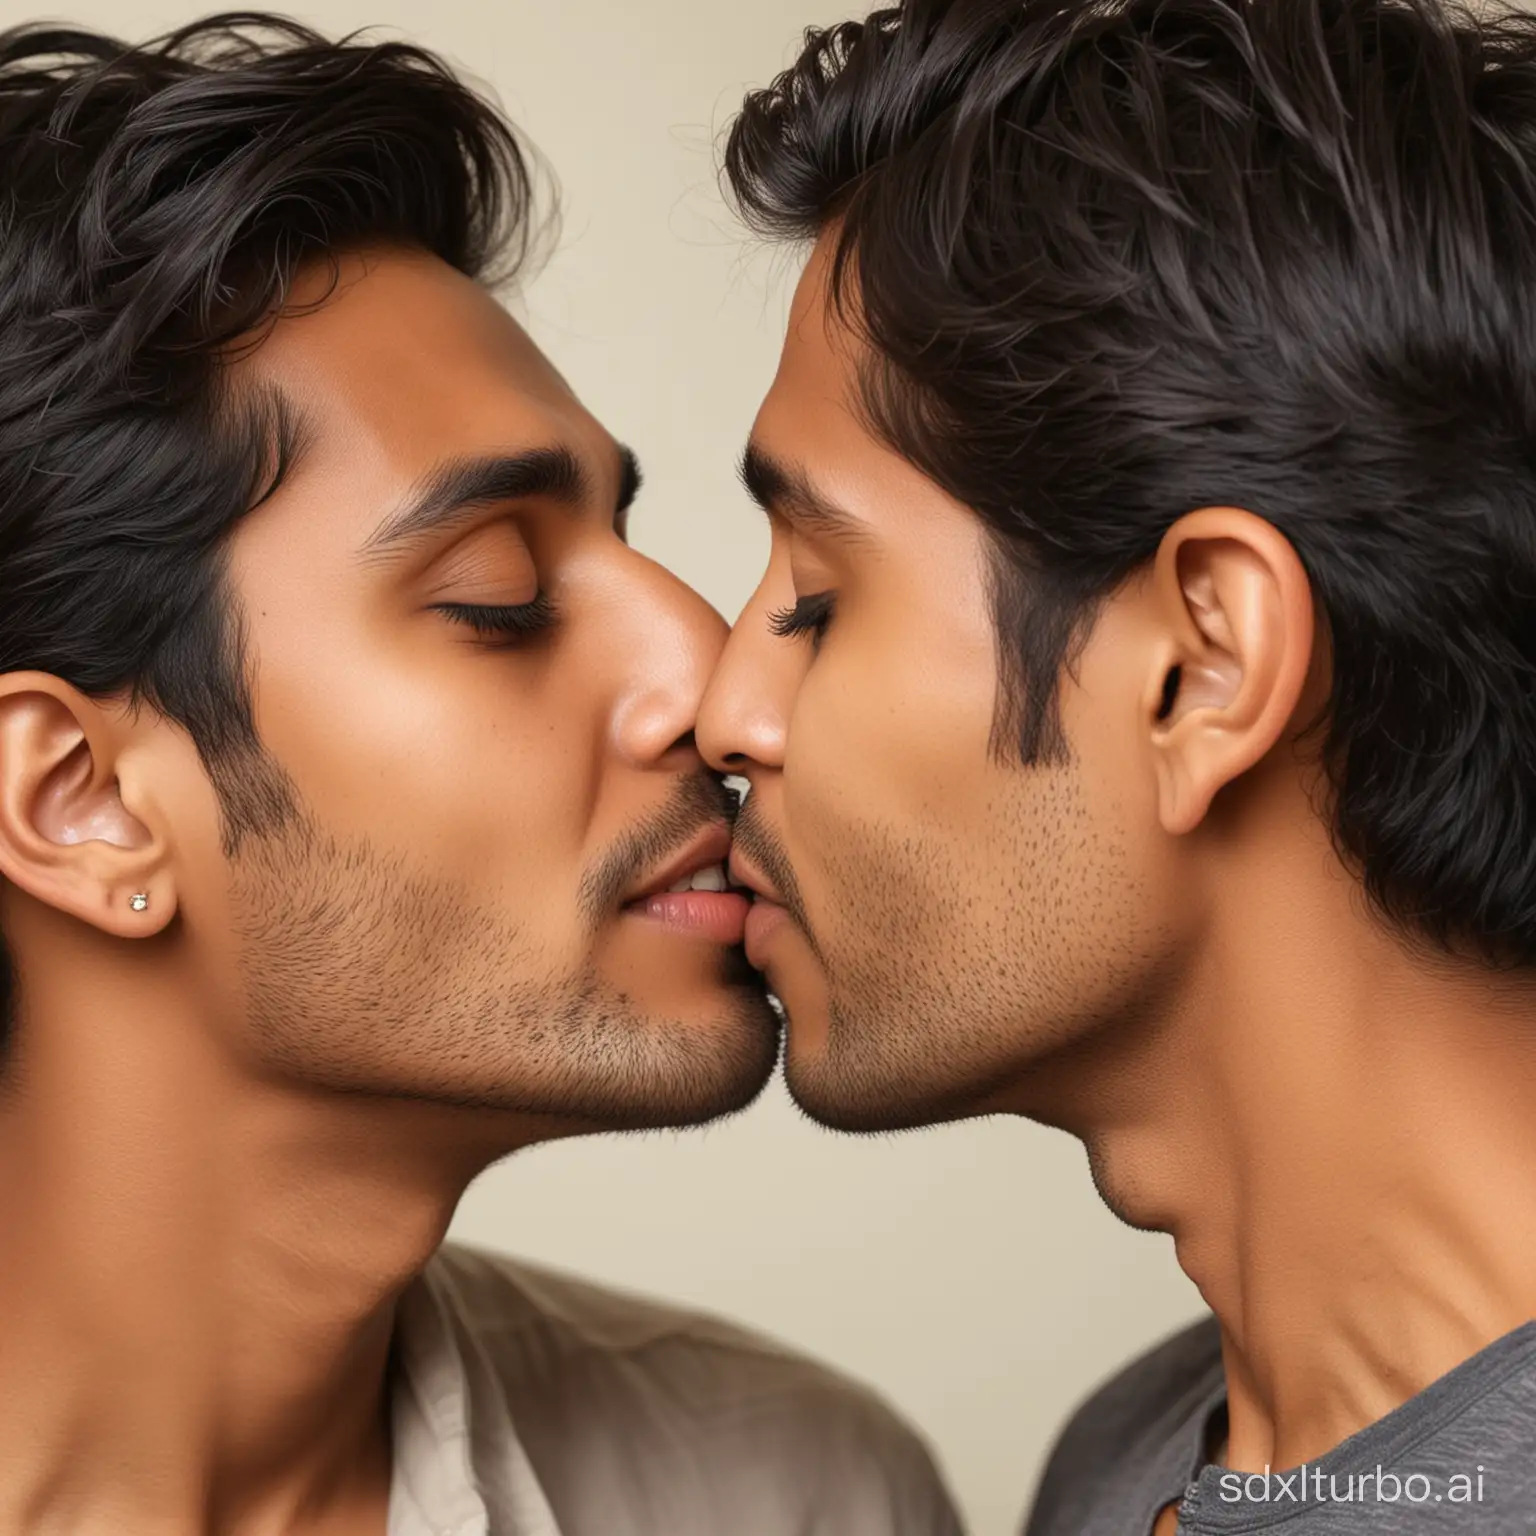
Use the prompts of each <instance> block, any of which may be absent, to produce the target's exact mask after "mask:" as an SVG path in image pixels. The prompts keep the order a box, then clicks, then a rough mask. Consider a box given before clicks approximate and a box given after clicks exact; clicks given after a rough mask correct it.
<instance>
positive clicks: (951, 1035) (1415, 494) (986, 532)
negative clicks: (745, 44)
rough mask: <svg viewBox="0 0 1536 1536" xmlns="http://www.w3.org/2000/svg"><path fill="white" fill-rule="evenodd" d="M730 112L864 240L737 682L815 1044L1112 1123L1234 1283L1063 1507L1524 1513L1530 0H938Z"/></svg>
mask: <svg viewBox="0 0 1536 1536" xmlns="http://www.w3.org/2000/svg"><path fill="white" fill-rule="evenodd" d="M726 168H727V172H728V175H729V177H730V181H731V184H732V186H733V188H734V190H735V193H736V195H737V198H738V200H739V202H740V203H741V205H742V208H743V210H744V212H745V213H746V215H747V216H748V217H749V218H750V219H751V220H752V221H753V222H754V223H755V224H756V225H757V227H759V228H760V229H763V230H765V231H767V232H769V233H771V234H775V235H778V236H781V237H791V238H796V239H803V240H806V241H808V242H811V243H812V246H813V249H812V253H811V258H810V261H809V264H808V266H807V268H806V270H805V274H804V276H803V278H802V280H801V284H800V288H799V291H798V293H797V294H796V297H795V303H794V307H793V310H792V313H791V316H790V322H789V326H788V331H787V335H786V338H785V342H784V349H783V355H782V358H781V362H780V367H779V372H778V375H777V377H776V378H775V380H774V381H773V385H772V387H771V389H770V390H769V392H768V394H767V397H766V399H765V400H764V402H763V404H762V407H761V409H760V411H759V413H758V417H757V420H756V422H755V424H754V426H753V429H752V434H751V442H750V446H749V448H748V452H747V456H746V460H745V463H744V471H745V478H746V481H747V483H748V486H749V488H750V489H751V490H752V492H753V493H754V494H755V495H756V497H757V498H758V500H759V501H761V503H762V504H763V506H764V507H765V509H766V511H767V514H768V518H769V523H770V527H771V531H772V544H771V549H770V556H769V561H768V565H767V569H766V571H765V572H764V575H763V578H762V582H761V585H760V587H759V589H758V591H757V593H756V594H755V596H754V598H753V600H752V602H751V603H750V604H749V605H748V607H747V609H746V611H745V612H744V613H743V615H742V617H741V620H740V621H739V622H738V624H737V626H736V629H735V632H734V633H733V636H732V639H731V642H730V644H729V646H728V647H727V649H726V652H725V655H724V657H723V659H722V661H721V663H720V665H719V668H718V669H717V671H716V674H715V678H714V680H713V682H712V684H711V687H710V693H709V696H708V697H707V698H706V700H705V702H704V705H703V707H702V709H701V712H700V720H699V732H698V736H699V740H700V742H701V743H702V745H703V747H704V749H705V752H706V754H707V755H708V756H709V758H710V760H711V761H712V762H713V763H714V764H715V765H716V766H717V767H718V768H721V769H722V770H729V771H733V772H737V773H741V774H744V775H745V776H746V777H747V778H748V779H749V780H750V782H751V785H752V789H751V795H750V798H749V799H748V800H747V802H746V805H745V808H744V810H743V813H742V816H741V818H740V820H739V822H738V825H737V841H736V848H735V851H734V852H733V855H732V870H733V872H734V874H735V877H736V878H737V879H738V880H740V881H741V882H743V883H744V884H747V885H749V886H751V887H752V888H753V889H754V890H755V891H756V892H757V894H758V900H757V903H756V905H755V906H754V909H753V912H752V914H751V915H750V917H749V918H748V920H747V929H746V941H747V952H748V954H749V956H750V957H751V958H752V959H753V960H754V962H755V963H757V964H759V965H760V966H762V967H763V968H764V970H765V971H766V973H767V975H768V978H769V981H770V983H771V985H772V987H773V989H774V991H775V992H776V993H777V994H778V996H779V998H780V999H781V1001H782V1002H783V1004H784V1006H785V1009H786V1011H787V1014H788V1019H789V1028H788V1047H787V1055H786V1074H787V1079H788V1082H789V1086H790V1089H791V1091H792V1092H793V1093H794V1095H795V1097H796V1098H797V1099H798V1100H799V1102H800V1103H801V1104H802V1105H803V1106H804V1107H805V1108H806V1109H807V1110H808V1111H809V1112H810V1113H811V1114H812V1115H814V1116H816V1117H818V1118H819V1119H821V1120H823V1121H825V1122H826V1123H828V1124H831V1125H836V1126H842V1127H845V1128H849V1129H854V1130H876V1129H882V1128H892V1127H900V1126H916V1125H925V1124H930V1123H932V1122H934V1121H937V1120H943V1119H947V1118H955V1117H963V1116H970V1115H980V1114H990V1113H1011V1114H1018V1115H1026V1116H1029V1117H1032V1118H1033V1119H1036V1120H1039V1121H1043V1122H1045V1123H1047V1124H1050V1125H1053V1126H1058V1127H1061V1128H1063V1129H1065V1130H1067V1131H1069V1132H1071V1133H1073V1134H1074V1135H1076V1136H1078V1137H1080V1138H1081V1140H1082V1141H1083V1143H1084V1145H1085V1146H1086V1148H1087V1151H1088V1157H1089V1163H1090V1166H1091V1169H1092V1172H1093V1176H1094V1180H1095V1182H1096V1185H1097V1188H1098V1190H1099V1191H1100V1193H1101V1194H1102V1196H1103V1198H1104V1200H1105V1201H1106V1202H1107V1203H1108V1204H1109V1206H1110V1207H1111V1209H1112V1210H1114V1211H1115V1212H1116V1213H1118V1214H1119V1215H1120V1216H1121V1217H1122V1218H1123V1219H1124V1220H1126V1221H1127V1222H1129V1223H1131V1224H1132V1225H1135V1226H1137V1227H1142V1228H1150V1229H1156V1230H1161V1231H1164V1232H1167V1233H1169V1234H1171V1235H1172V1237H1173V1240H1174V1243H1175V1245H1176V1250H1177V1254H1178V1258H1179V1262H1180V1263H1181V1265H1182V1266H1183V1268H1184V1270H1185V1271H1186V1272H1187V1273H1188V1274H1189V1276H1190V1277H1191V1278H1192V1279H1193V1280H1194V1281H1195V1283H1196V1284H1197V1285H1198V1286H1199V1288H1200V1290H1201V1293H1202V1294H1203V1296H1204V1298H1205V1300H1206V1301H1207V1302H1208V1304H1209V1306H1210V1308H1211V1310H1212V1312H1213V1314H1214V1317H1213V1319H1212V1320H1210V1321H1208V1322H1206V1323H1205V1324H1203V1325H1202V1326H1201V1327H1200V1328H1198V1329H1197V1330H1196V1331H1195V1332H1194V1333H1193V1334H1190V1335H1188V1336H1186V1337H1184V1338H1182V1339H1181V1340H1179V1341H1177V1342H1175V1343H1173V1344H1170V1345H1168V1346H1165V1347H1164V1348H1163V1349H1162V1350H1160V1351H1158V1352H1157V1353H1155V1354H1154V1355H1153V1356H1152V1357H1150V1359H1149V1360H1148V1361H1145V1362H1143V1363H1142V1364H1140V1365H1138V1366H1135V1367H1133V1368H1132V1370H1131V1371H1130V1373H1129V1374H1128V1375H1127V1376H1126V1377H1125V1378H1123V1379H1122V1380H1120V1381H1119V1382H1117V1383H1115V1384H1114V1385H1112V1386H1111V1387H1109V1388H1107V1389H1106V1390H1105V1392H1104V1393H1103V1394H1102V1395H1101V1396H1100V1397H1098V1398H1097V1399H1095V1401H1094V1402H1093V1403H1092V1404H1090V1405H1089V1407H1088V1408H1087V1409H1085V1410H1084V1411H1083V1413H1082V1415H1081V1416H1080V1417H1079V1418H1078V1420H1077V1421H1076V1422H1075V1424H1074V1427H1073V1428H1072V1430H1071V1431H1070V1432H1069V1434H1068V1436H1067V1438H1066V1440H1065V1441H1064V1442H1063V1444H1062V1447H1061V1449H1060V1451H1059V1452H1058V1454H1057V1456H1056V1457H1055V1459H1054V1461H1053V1463H1052V1465H1051V1467H1050V1470H1049V1473H1048V1475H1047V1477H1046V1479H1045V1483H1044V1487H1043V1489H1042V1491H1041V1495H1040V1501H1039V1506H1038V1510H1037V1512H1036V1514H1035V1516H1034V1519H1033V1523H1032V1526H1031V1536H1090V1533H1091V1536H1150V1533H1151V1532H1153V1530H1154V1529H1155V1530H1156V1531H1157V1532H1158V1536H1171V1533H1172V1532H1173V1531H1174V1530H1175V1529H1176V1528H1178V1529H1182V1530H1183V1531H1185V1532H1186V1533H1189V1532H1206V1531H1218V1530H1221V1531H1225V1530H1249V1529H1264V1528H1267V1527H1268V1526H1269V1525H1272V1524H1280V1525H1283V1526H1284V1528H1285V1530H1286V1531H1287V1532H1291V1531H1294V1532H1296V1533H1298V1536H1299V1533H1301V1532H1309V1533H1310V1532H1344V1531H1356V1530H1358V1531H1380V1532H1385V1531H1402V1532H1418V1531H1424V1532H1430V1531H1441V1530H1457V1531H1488V1532H1513V1531H1516V1530H1519V1531H1521V1532H1522V1533H1523V1532H1525V1531H1527V1529H1528V1528H1530V1527H1531V1526H1532V1525H1533V1524H1536V1496H1533V1494H1536V1489H1533V1481H1532V1478H1533V1472H1532V1463H1533V1460H1536V1457H1533V1454H1532V1453H1533V1448H1536V1401H1533V1388H1536V1368H1533V1359H1532V1356H1533V1347H1532V1336H1531V1328H1530V1325H1531V1320H1532V1318H1533V1317H1536V17H1533V16H1531V15H1528V14H1524V13H1517V12H1512V13H1509V14H1504V13H1500V12H1495V11H1491V10H1486V9H1485V10H1481V11H1480V12H1479V13H1478V14H1476V15H1474V14H1472V13H1470V12H1469V11H1467V10H1465V9H1461V8H1458V7H1455V6H1453V5H1451V4H1449V3H1440V0H1007V3H1001V0H905V3H904V4H901V5H899V6H893V7H891V8H888V9H881V10H877V11H875V12H874V13H873V14H872V15H870V16H868V17H867V18H865V19H862V20H856V21H850V22H847V23H844V24H842V25H839V26H835V27H831V28H827V29H824V30H819V31H813V32H812V33H811V34H810V36H809V38H808V40H807V42H806V45H805V47H804V49H803V51H802V52H801V54H800V56H799V58H798V59H797V60H796V61H795V63H794V64H793V65H792V66H791V67H790V68H789V69H788V70H787V71H786V72H785V73H784V74H783V75H781V76H780V77H779V78H778V79H777V80H776V81H774V82H773V83H772V84H771V85H770V86H769V87H767V88H766V89H765V90H762V91H760V92H757V93H755V94H754V95H752V96H751V97H750V98H749V99H748V101H747V103H746V106H745V108H744V110H743V112H742V114H741V116H740V118H739V119H738V120H737V122H736V124H735V125H734V128H733V130H732V134H731V138H730V142H729V145H728V148H727V153H726ZM1000 1219H1002V1218H1000ZM1046 1251H1047V1252H1048V1249H1047V1250H1046ZM1038 1325H1039V1321H1038V1320H1037V1319H1033V1318H1025V1317H1021V1319H1020V1328H1021V1329H1027V1328H1029V1327H1033V1326H1038Z"/></svg>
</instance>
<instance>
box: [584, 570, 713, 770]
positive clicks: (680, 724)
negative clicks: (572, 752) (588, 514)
mask: <svg viewBox="0 0 1536 1536" xmlns="http://www.w3.org/2000/svg"><path fill="white" fill-rule="evenodd" d="M626 556H627V561H626V563H627V564H628V567H629V568H628V569H627V570H626V572H625V575H624V580H623V584H622V590H621V591H620V592H617V593H616V594H615V596H616V597H618V598H619V599H620V600H619V601H617V602H615V603H614V604H613V612H614V618H613V627H612V628H611V629H610V631H609V636H608V641H609V646H610V648H611V650H610V654H614V655H616V656H617V657H618V658H619V667H620V673H621V684H620V687H619V689H618V692H617V695H616V697H615V699H614V707H613V714H612V733H613V741H614V746H615V748H616V750H617V751H618V753H619V755H620V756H621V757H623V758H624V759H626V760H627V761H629V762H630V763H632V764H634V765H635V766H637V767H642V768H649V767H656V766H660V765H661V764H662V763H663V762H664V761H665V760H666V759H667V758H668V757H669V756H670V755H672V754H673V753H675V752H679V751H686V752H689V753H696V749H695V748H694V745H693V733H694V728H695V726H696V724H697V721H698V715H699V705H700V702H701V701H702V699H703V697H704V689H705V686H706V685H707V683H708V681H709V677H710V674H711V672H712V671H713V669H714V665H715V662H716V661H717V660H718V659H719V656H720V652H721V649H722V648H723V646H724V644H725V639H726V635H727V634H728V633H729V630H728V627H727V625H726V622H725V620H724V619H723V618H721V616H720V615H719V614H718V613H716V612H715V610H714V609H713V608H712V607H710V605H709V604H708V603H707V602H706V601H705V600H704V599H703V598H702V597H701V596H700V595H699V594H698V593H697V592H695V591H694V590H693V588H692V587H690V586H688V585H687V583H686V582H683V581H681V580H679V578H678V577H676V576H674V575H673V574H672V573H671V572H670V571H668V570H666V569H665V568H664V567H662V566H660V565H657V564H656V562H655V561H653V560H650V559H648V558H647V557H646V556H644V555H640V554H636V553H634V552H633V551H627V552H626ZM694 766H695V767H697V758H696V755H695V762H694Z"/></svg>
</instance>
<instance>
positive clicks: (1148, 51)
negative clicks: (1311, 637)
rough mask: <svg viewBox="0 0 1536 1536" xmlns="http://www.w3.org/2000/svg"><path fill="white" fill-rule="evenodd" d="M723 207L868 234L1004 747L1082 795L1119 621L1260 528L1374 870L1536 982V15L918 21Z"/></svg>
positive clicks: (1163, 3)
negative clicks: (987, 662) (1209, 553)
mask: <svg viewBox="0 0 1536 1536" xmlns="http://www.w3.org/2000/svg"><path fill="white" fill-rule="evenodd" d="M726 173H727V175H728V177H729V181H730V184H731V188H732V190H733V191H734V193H735V196H736V199H737V201H738V203H739V205H740V207H741V208H742V209H743V211H744V213H745V215H746V217H747V218H748V220H749V221H750V222H751V223H752V224H753V225H755V226H756V227H757V228H758V229H760V230H762V231H765V232H767V233H768V234H770V235H774V236H777V237H781V238H783V237H789V238H796V239H800V238H809V237H816V236H819V235H821V234H823V233H826V232H830V233H829V238H831V239H832V240H833V241H834V244H835V252H836V259H835V263H834V282H833V285H832V303H833V305H834V306H835V308H836V310H837V311H838V312H839V314H840V315H841V317H842V318H843V319H844V320H845V321H846V322H848V323H849V324H850V325H852V326H853V327H854V328H855V329H856V331H857V332H858V333H860V334H861V335H862V336H863V337H864V339H865V340H866V341H867V342H868V343H869V348H868V353H869V360H868V361H867V363H866V364H865V366H864V368H863V374H862V380H861V389H860V395H861V405H862V407H863V410H864V412H865V414H866V415H867V417H868V419H869V422H870V425H871V426H872V428H873V430H874V431H875V432H876V433H878V434H879V435H880V436H881V437H882V438H884V439H885V440H886V441H887V442H888V443H889V444H890V445H892V446H893V447H895V448H896V449H897V450H898V451H899V452H901V453H902V454H903V455H904V456H905V457H907V458H908V459H909V460H910V461H911V462H912V463H913V464H915V465H916V466H917V467H919V468H920V469H921V470H923V471H924V472H925V473H926V474H927V475H928V476H930V477H931V478H932V479H933V480H934V481H936V482H937V483H938V484H939V485H940V486H942V487H943V488H944V489H945V490H947V491H949V492H950V493H951V494H953V495H954V496H956V497H957V498H958V499H959V500H961V501H962V502H964V503H966V504H967V505H968V506H970V507H972V508H974V509H975V511H976V513H977V514H978V515H979V516H980V517H981V518H982V519H983V520H984V522H985V524H986V526H987V528H988V529H989V530H990V534H991V539H992V542H993V545H994V548H995V553H996V562H995V564H996V582H995V612H996V619H997V627H998V636H999V651H1000V657H1001V660H1002V664H1003V677H1004V685H1003V688H1002V696H1001V697H1000V701H999V716H998V735H997V739H996V741H995V746H997V747H998V749H999V750H1000V751H1006V752H1008V753H1010V754H1017V755H1019V756H1021V757H1022V759H1023V761H1024V762H1025V763H1032V762H1038V761H1049V760H1058V761H1059V760H1062V759H1064V758H1065V756H1066V755H1067V744H1066V743H1065V741H1064V739H1063V736H1062V732H1061V726H1060V720H1059V714H1058V710H1057V692H1058V690H1057V685H1058V679H1059V677H1060V675H1061V672H1062V669H1063V667H1064V666H1069V665H1070V664H1071V662H1072V660H1073V658H1074V656H1075V655H1076V654H1077V652H1078V650H1079V649H1080V647H1081V645H1082V643H1083V641H1084V640H1085V638H1086V636H1087V634H1088V632H1089V630H1090V629H1091V627H1092V623H1093V621H1094V619H1095V617H1096V614H1097V612H1098V611H1099V608H1100V605H1101V603H1102V600H1103V599H1104V598H1105V597H1106V596H1107V595H1108V594H1110V593H1111V592H1113V591H1114V590H1115V589H1116V588H1117V587H1118V586H1119V585H1120V584H1122V583H1123V582H1124V581H1125V580H1126V578H1127V577H1128V576H1130V574H1131V573H1133V572H1134V571H1136V570H1137V568H1138V567H1140V566H1143V565H1144V563H1145V562H1147V561H1148V560H1149V559H1150V558H1151V557H1152V556H1153V554H1154V553H1155V551H1156V549H1157V546H1158V543H1159V541H1160V540H1161V538H1162V536H1163V535H1164V533H1165V532H1166V531H1167V529H1168V528H1169V526H1170V525H1171V524H1172V523H1173V522H1174V521H1175V520H1176V519H1177V518H1179V517H1180V516H1181V515H1183V514H1184V513H1187V512H1189V511H1192V510H1194V509H1196V508H1199V507H1202V506H1210V505H1238V506H1243V507H1247V508H1250V509H1251V510H1252V511H1254V512H1255V513H1257V514H1259V515H1260V516H1262V517H1264V518H1266V519H1268V520H1269V521H1270V522H1271V523H1272V524H1273V525H1274V526H1275V527H1276V528H1278V529H1279V530H1280V531H1281V532H1282V533H1284V535H1285V536H1286V537H1287V539H1288V540H1289V541H1290V542H1291V544H1292V545H1293V547H1294V548H1295V550H1296V552H1297V554H1298V556H1299V557H1300V559H1301V561H1302V563H1303V565H1304V566H1305V568H1306V571H1307V574H1308V577H1309V579H1310V581H1311V583H1312V586H1313V590H1314V593H1315V595H1316V596H1317V599H1318V602H1319V606H1320V609H1321V611H1322V613H1323V615H1324V616H1325V619H1326V623H1327V627H1328V630H1329V634H1330V642H1331V651H1332V666H1333V687H1332V697H1331V701H1330V704H1329V707H1328V710H1327V713H1326V717H1325V719H1324V720H1323V721H1322V722H1320V723H1319V724H1320V728H1321V729H1323V730H1324V731H1325V735H1324V738H1323V740H1324V753H1325V761H1326V764H1327V767H1328V770H1329V782H1330V785H1331V791H1330V800H1331V804H1330V806H1329V807H1328V815H1329V820H1330V823H1331V826H1332V830H1333V835H1334V839H1335V843H1336V846H1337V847H1338V848H1339V850H1340V852H1341V854H1342V855H1343V856H1344V857H1345V858H1346V859H1347V860H1348V861H1349V863H1350V865H1351V867H1353V868H1355V869H1356V870H1357V871H1358V873H1359V875H1360V877H1361V879H1362V880H1363V883H1364V886H1365V889H1366V891H1367V892H1368V894H1369V896H1370V898H1371V900H1372V902H1373V903H1374V905H1375V906H1376V908H1377V909H1378V910H1379V911H1380V912H1381V913H1382V914H1384V915H1385V916H1386V917H1387V918H1388V919H1389V920H1391V921H1392V922H1394V923H1395V925H1396V926H1397V929H1398V931H1399V932H1401V933H1403V934H1404V935H1405V937H1408V938H1409V939H1410V940H1414V941H1418V942H1420V943H1422V942H1423V941H1426V940H1427V941H1428V942H1429V944H1430V945H1431V946H1432V948H1433V950H1438V951H1440V952H1447V951H1448V952H1450V953H1453V954H1460V955H1463V956H1467V957H1475V958H1477V959H1479V960H1481V961H1483V962H1485V963H1488V964H1492V965H1496V966H1515V967H1529V966H1531V965H1532V964H1536V17H1533V16H1530V15H1524V14H1519V13H1515V12H1513V11H1506V10H1500V11H1497V12H1488V11H1479V12H1477V13H1474V12H1473V11H1472V10H1470V9H1468V8H1463V7H1462V6H1460V5H1458V4H1450V3H1445V4H1442V3H1437V0H908V3H906V4H904V5H902V6H900V7H899V8H894V9H887V10H877V11H875V12H874V13H873V14H872V15H870V16H869V17H868V19H867V20H865V21H862V22H847V23H844V24H843V25H840V26H834V27H831V28H829V29H825V30H813V31H811V32H809V33H807V36H806V44H805V48H804V51H803V52H802V53H801V55H800V57H799V59H798V60H797V62H796V63H795V64H794V65H793V67H791V68H790V69H789V70H787V71H786V72H785V73H783V74H782V75H780V76H779V77H778V78H777V79H776V80H775V81H774V82H773V83H772V84H771V85H770V86H769V87H768V88H767V89H765V90H762V91H758V92H756V93H755V94H753V95H752V96H750V97H749V98H748V99H747V102H746V105H745V108H744V110H743V111H742V113H741V115H740V116H739V118H738V119H737V120H736V122H735V123H734V125H733V127H732V130H731V133H730V137H729V141H728V144H727V149H726ZM850 279H851V280H850Z"/></svg>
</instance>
